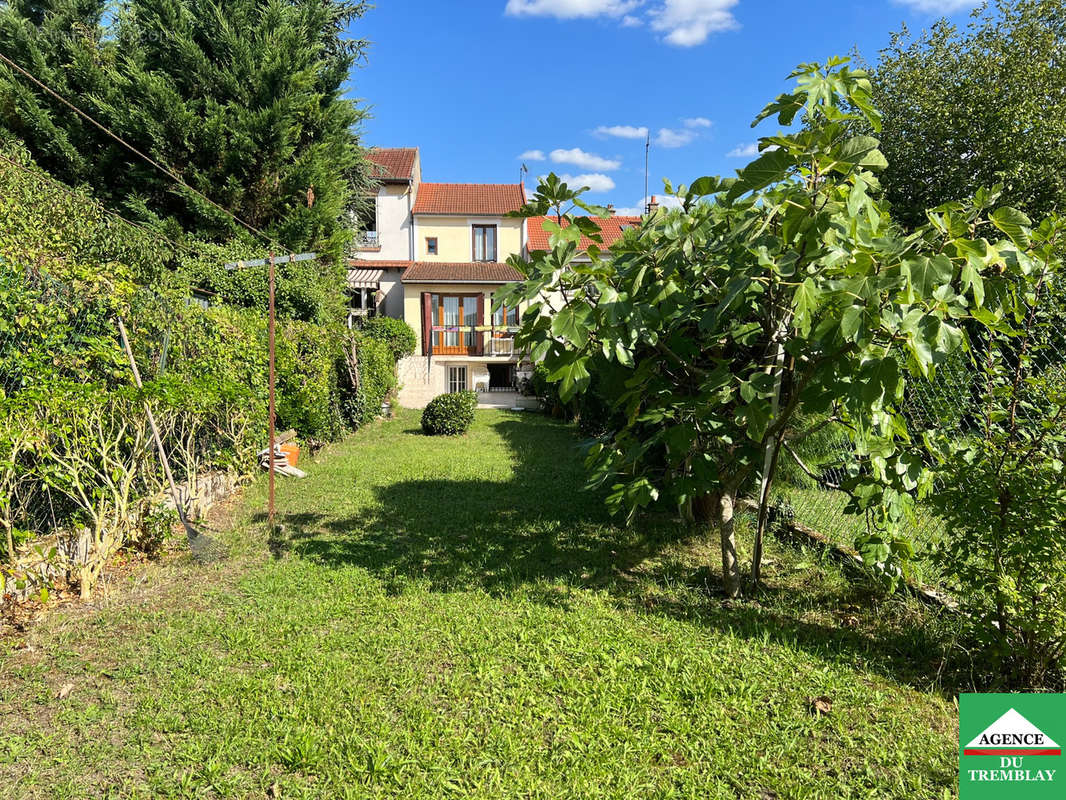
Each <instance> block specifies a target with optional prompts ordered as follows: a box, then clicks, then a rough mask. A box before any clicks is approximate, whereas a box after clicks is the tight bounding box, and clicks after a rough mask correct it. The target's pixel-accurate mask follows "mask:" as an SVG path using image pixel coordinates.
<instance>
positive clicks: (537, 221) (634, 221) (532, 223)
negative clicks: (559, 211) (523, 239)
mask: <svg viewBox="0 0 1066 800" xmlns="http://www.w3.org/2000/svg"><path fill="white" fill-rule="evenodd" d="M548 219H551V220H552V221H553V222H554V221H555V220H554V219H553V218H552V217H530V218H529V219H528V220H526V225H527V227H528V229H529V249H530V250H549V249H551V248H550V246H549V245H548V238H549V236H550V234H549V233H548V232H547V231H546V230H544V221H545V220H548ZM589 219H591V220H592V221H593V222H595V223H596V224H597V225H598V226H599V228H600V237H601V238H602V239H603V242H602V244H601V243H598V242H593V241H592V240H591V239H589V238H588V237H587V236H582V237H581V244H580V245H578V247H579V248H580V249H581V251H582V252H584V251H585V250H588V249H589V246H590V245H593V244H595V245H596V246H597V247H599V248H600V249H601V250H604V249H606V248H608V247H610V246H611V245H612V244H614V243H615V242H617V241H618V240H619V239H621V238H622V228H623V227H625V226H628V227H633V228H635V227H637V226H638V225H640V217H619V216H614V217H604V218H602V219H601V218H599V217H590V218H589ZM569 224H570V223H568V222H567V221H566V220H565V219H564V220H563V227H564V228H566V227H568V226H569Z"/></svg>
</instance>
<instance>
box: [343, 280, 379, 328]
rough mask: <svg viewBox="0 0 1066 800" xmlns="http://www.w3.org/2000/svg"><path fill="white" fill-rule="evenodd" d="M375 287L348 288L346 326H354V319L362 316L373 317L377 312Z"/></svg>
mask: <svg viewBox="0 0 1066 800" xmlns="http://www.w3.org/2000/svg"><path fill="white" fill-rule="evenodd" d="M379 294H380V291H379V290H377V289H369V288H357V289H349V290H348V327H349V328H352V327H354V326H355V321H356V320H357V319H360V318H362V317H373V316H375V315H376V314H377V309H378V299H379V298H378V295H379Z"/></svg>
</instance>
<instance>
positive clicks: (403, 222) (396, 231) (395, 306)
mask: <svg viewBox="0 0 1066 800" xmlns="http://www.w3.org/2000/svg"><path fill="white" fill-rule="evenodd" d="M367 158H368V160H369V161H370V163H371V174H372V176H373V177H374V178H375V179H376V180H377V183H378V188H377V191H376V193H375V194H374V195H373V196H372V197H371V198H369V201H370V202H369V203H368V205H367V208H366V209H365V210H364V212H363V213H362V214H361V215H360V216H361V218H360V220H359V223H360V224H359V228H360V234H359V239H358V240H357V241H356V245H355V250H356V252H355V258H353V259H351V260H350V261H349V264H348V266H349V270H348V289H349V296H350V303H349V323H351V322H353V321H354V319H355V318H357V317H360V316H366V315H372V314H383V315H386V316H390V317H400V318H402V317H403V288H402V286H401V284H400V276H401V275H402V274H403V271H404V270H405V269H407V267H409V266H410V265H411V262H412V261H413V260H414V250H415V245H414V228H413V225H412V217H411V210H412V208H413V207H414V204H415V198H416V197H417V196H418V188H419V185H420V184H421V183H422V160H421V156H420V154H419V152H418V148H417V147H375V148H373V149H372V150H371V151H370V152H369V153H368V154H367ZM364 262H370V263H364Z"/></svg>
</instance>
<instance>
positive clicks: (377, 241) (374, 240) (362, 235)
mask: <svg viewBox="0 0 1066 800" xmlns="http://www.w3.org/2000/svg"><path fill="white" fill-rule="evenodd" d="M355 247H356V249H358V250H380V249H381V238H380V236H379V235H378V232H377V231H360V232H359V233H358V234H356V237H355Z"/></svg>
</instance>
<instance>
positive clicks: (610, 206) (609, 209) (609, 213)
mask: <svg viewBox="0 0 1066 800" xmlns="http://www.w3.org/2000/svg"><path fill="white" fill-rule="evenodd" d="M614 214H615V211H614V203H608V204H607V216H608V217H613V216H614Z"/></svg>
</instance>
